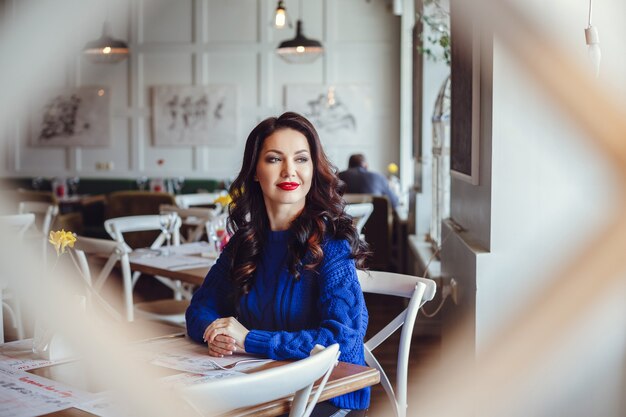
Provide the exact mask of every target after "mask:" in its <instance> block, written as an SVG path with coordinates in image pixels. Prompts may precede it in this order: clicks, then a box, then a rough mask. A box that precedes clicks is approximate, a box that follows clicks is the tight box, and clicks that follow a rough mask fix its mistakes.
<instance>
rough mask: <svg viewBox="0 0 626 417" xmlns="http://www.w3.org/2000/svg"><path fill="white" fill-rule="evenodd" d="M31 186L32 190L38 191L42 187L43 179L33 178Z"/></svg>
mask: <svg viewBox="0 0 626 417" xmlns="http://www.w3.org/2000/svg"><path fill="white" fill-rule="evenodd" d="M31 185H32V186H33V190H35V191H39V189H41V186H42V185H43V178H42V177H35V178H33V180H32V182H31Z"/></svg>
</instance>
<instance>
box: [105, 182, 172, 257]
mask: <svg viewBox="0 0 626 417" xmlns="http://www.w3.org/2000/svg"><path fill="white" fill-rule="evenodd" d="M175 203H176V200H174V195H172V194H169V193H158V192H152V191H115V192H112V193H109V194H108V195H107V199H106V206H105V218H106V219H114V218H117V217H128V216H143V215H148V214H159V206H160V205H161V204H175ZM156 236H157V235H156V233H154V232H152V231H147V232H135V233H130V234H128V235H127V236H126V243H128V245H129V246H130V247H131V248H142V247H146V246H149V245H150V243H151V242H152V241H154V239H155V238H156Z"/></svg>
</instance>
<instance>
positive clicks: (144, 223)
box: [104, 214, 181, 249]
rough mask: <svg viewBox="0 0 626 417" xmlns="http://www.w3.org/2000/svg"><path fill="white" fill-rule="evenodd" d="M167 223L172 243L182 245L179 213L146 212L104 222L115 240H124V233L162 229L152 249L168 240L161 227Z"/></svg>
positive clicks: (105, 228)
mask: <svg viewBox="0 0 626 417" xmlns="http://www.w3.org/2000/svg"><path fill="white" fill-rule="evenodd" d="M162 221H163V222H164V223H165V226H164V227H165V228H167V230H169V231H170V233H171V235H172V244H173V245H174V246H177V245H180V225H181V219H180V217H179V216H178V215H177V214H172V215H169V214H146V215H142V216H125V217H115V218H113V219H108V220H106V221H105V222H104V230H106V231H107V233H108V234H109V236H111V238H112V239H113V240H116V241H118V242H124V243H126V242H125V241H124V233H128V232H145V231H151V230H160V231H161V233H160V234H159V235H158V236H157V238H156V239H155V240H154V242H152V244H151V245H150V248H151V249H158V248H160V247H161V246H162V245H163V243H165V240H166V234H165V232H164V231H163V230H162V229H161V227H162V226H161V222H162Z"/></svg>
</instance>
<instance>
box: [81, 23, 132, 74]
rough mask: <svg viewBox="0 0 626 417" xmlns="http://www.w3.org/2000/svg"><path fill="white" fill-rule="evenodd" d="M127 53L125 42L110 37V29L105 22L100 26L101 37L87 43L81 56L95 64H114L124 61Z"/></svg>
mask: <svg viewBox="0 0 626 417" xmlns="http://www.w3.org/2000/svg"><path fill="white" fill-rule="evenodd" d="M128 52H129V50H128V44H127V43H126V42H124V41H122V40H118V39H114V38H112V37H111V27H110V25H109V22H106V21H105V22H104V23H103V24H102V36H101V37H100V38H99V39H96V40H95V41H91V42H87V44H86V45H85V47H84V48H83V54H85V56H86V57H88V58H89V59H90V60H91V61H93V62H97V63H110V64H115V63H117V62H120V61H123V60H125V59H126V58H127V57H128Z"/></svg>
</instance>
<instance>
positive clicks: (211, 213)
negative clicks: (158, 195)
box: [159, 204, 220, 242]
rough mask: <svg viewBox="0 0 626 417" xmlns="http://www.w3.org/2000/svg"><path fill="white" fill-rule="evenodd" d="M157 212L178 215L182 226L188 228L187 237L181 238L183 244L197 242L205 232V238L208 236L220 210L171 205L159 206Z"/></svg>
mask: <svg viewBox="0 0 626 417" xmlns="http://www.w3.org/2000/svg"><path fill="white" fill-rule="evenodd" d="M159 212H160V213H161V214H167V213H176V214H178V216H179V217H180V218H181V220H182V224H183V225H187V226H189V230H188V233H187V236H186V237H185V238H184V237H183V236H181V237H180V238H181V240H182V241H184V242H198V241H200V239H202V236H203V234H204V233H205V232H206V234H207V236H210V234H209V232H210V227H211V222H212V221H213V220H215V219H216V218H217V216H218V215H219V212H220V210H219V209H211V208H204V207H202V208H200V207H194V208H181V207H177V206H173V205H171V204H161V205H160V206H159Z"/></svg>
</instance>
